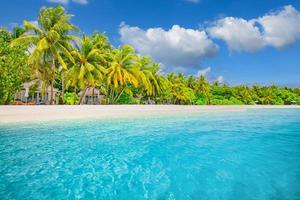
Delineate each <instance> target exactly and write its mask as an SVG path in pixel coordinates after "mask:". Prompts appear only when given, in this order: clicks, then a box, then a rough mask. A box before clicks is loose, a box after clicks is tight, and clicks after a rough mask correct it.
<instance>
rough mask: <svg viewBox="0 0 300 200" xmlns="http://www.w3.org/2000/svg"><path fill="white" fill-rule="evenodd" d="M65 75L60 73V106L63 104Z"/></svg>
mask: <svg viewBox="0 0 300 200" xmlns="http://www.w3.org/2000/svg"><path fill="white" fill-rule="evenodd" d="M64 96H65V74H64V72H62V74H61V99H62V104H65V99H64Z"/></svg>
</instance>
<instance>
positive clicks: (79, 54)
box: [67, 35, 107, 104]
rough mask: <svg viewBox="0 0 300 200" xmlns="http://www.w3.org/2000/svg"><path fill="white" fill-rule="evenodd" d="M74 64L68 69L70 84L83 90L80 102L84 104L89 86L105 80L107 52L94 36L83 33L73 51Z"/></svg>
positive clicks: (92, 86)
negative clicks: (96, 41) (98, 44)
mask: <svg viewBox="0 0 300 200" xmlns="http://www.w3.org/2000/svg"><path fill="white" fill-rule="evenodd" d="M71 55H72V56H73V58H74V65H73V66H72V67H71V68H70V69H69V70H68V72H67V74H68V78H69V83H68V85H72V86H75V87H76V86H78V87H79V88H80V89H81V90H82V94H81V97H80V101H79V103H80V104H82V100H83V97H84V96H85V93H86V90H87V88H89V87H91V88H95V87H96V85H97V84H100V83H101V82H102V81H103V80H104V75H105V74H106V72H107V70H106V68H105V62H106V61H105V56H106V55H105V54H104V52H103V51H101V50H99V49H98V48H97V45H96V43H95V41H94V40H93V38H91V37H88V36H85V35H83V37H82V39H81V40H80V42H79V44H76V45H75V49H74V50H73V51H72V52H71Z"/></svg>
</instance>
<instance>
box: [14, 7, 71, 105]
mask: <svg viewBox="0 0 300 200" xmlns="http://www.w3.org/2000/svg"><path fill="white" fill-rule="evenodd" d="M70 18H71V15H69V14H67V13H66V11H65V9H64V8H63V7H61V6H57V7H49V8H42V9H41V10H40V12H39V16H38V21H37V24H35V23H33V22H29V21H24V28H25V31H26V32H25V33H24V34H22V35H21V36H20V37H18V38H17V39H15V40H14V41H13V42H12V46H14V45H19V44H28V45H31V47H32V51H31V55H30V56H29V59H28V63H29V65H31V66H33V67H35V68H38V67H43V66H40V64H41V63H42V62H45V61H50V62H51V64H52V67H51V68H52V71H53V72H52V74H53V76H52V80H51V102H50V104H53V101H54V97H53V85H54V81H55V70H56V69H57V68H58V66H57V64H59V65H61V66H62V68H63V69H67V66H66V63H65V60H64V58H63V57H62V54H64V56H65V57H67V58H68V59H70V60H71V61H73V59H72V56H71V54H70V52H69V49H70V43H69V42H70V41H71V40H72V39H73V37H72V36H70V35H68V34H69V32H70V31H74V30H77V28H76V27H75V26H73V25H72V24H71V23H70ZM41 60H43V61H41Z"/></svg>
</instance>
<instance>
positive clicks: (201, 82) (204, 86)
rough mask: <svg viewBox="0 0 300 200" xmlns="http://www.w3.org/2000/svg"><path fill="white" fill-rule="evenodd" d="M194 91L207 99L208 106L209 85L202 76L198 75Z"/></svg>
mask: <svg viewBox="0 0 300 200" xmlns="http://www.w3.org/2000/svg"><path fill="white" fill-rule="evenodd" d="M195 91H196V92H197V93H198V94H202V95H203V96H204V97H205V98H206V99H207V104H210V85H209V82H208V81H207V80H206V78H205V76H204V75H200V77H199V78H198V80H197V82H196V85H195Z"/></svg>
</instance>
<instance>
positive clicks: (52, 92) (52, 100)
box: [50, 58, 55, 105]
mask: <svg viewBox="0 0 300 200" xmlns="http://www.w3.org/2000/svg"><path fill="white" fill-rule="evenodd" d="M52 72H53V76H52V81H51V90H50V93H51V94H50V105H53V102H54V98H53V96H54V89H53V88H54V80H55V60H54V58H53V59H52Z"/></svg>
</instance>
